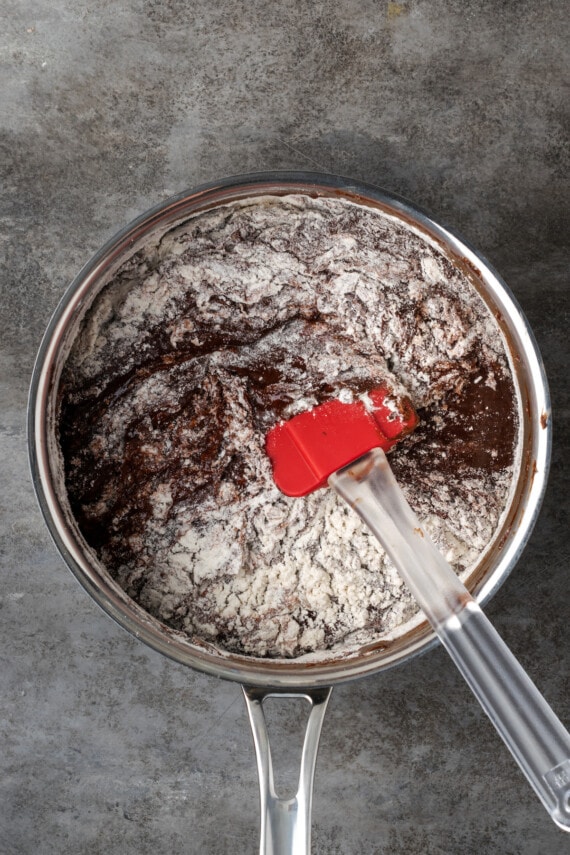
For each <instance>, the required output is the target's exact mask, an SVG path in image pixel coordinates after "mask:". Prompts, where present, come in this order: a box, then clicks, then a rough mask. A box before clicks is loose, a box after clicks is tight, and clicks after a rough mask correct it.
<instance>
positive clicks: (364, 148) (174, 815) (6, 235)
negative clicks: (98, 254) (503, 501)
mask: <svg viewBox="0 0 570 855" xmlns="http://www.w3.org/2000/svg"><path fill="white" fill-rule="evenodd" d="M3 13H4V22H3V25H2V30H3V32H4V33H5V34H6V36H5V38H4V39H3V45H2V53H3V60H4V62H3V65H2V69H3V70H2V75H3V76H2V81H1V86H0V103H1V107H2V121H1V136H2V154H1V156H0V168H1V170H2V173H3V188H2V209H1V225H0V235H1V238H0V239H1V246H2V253H1V256H2V257H1V265H2V270H1V276H0V291H1V301H0V309H1V312H2V318H1V320H2V335H1V337H0V349H1V361H0V383H1V388H2V392H1V407H0V468H1V475H0V479H1V484H2V489H1V491H0V506H1V511H2V522H1V530H0V537H1V540H0V544H1V547H0V557H1V562H2V570H1V573H2V575H1V579H0V606H1V612H0V613H1V622H0V633H1V646H0V650H1V654H0V655H1V658H2V671H1V676H0V686H1V691H0V734H1V744H2V750H1V752H0V769H1V775H0V851H1V852H2V853H6V855H16V853H17V854H18V855H28V853H38V855H76V853H93V855H96V853H105V855H110V853H119V852H120V853H123V855H131V853H132V855H135V853H136V855H150V853H152V854H153V855H160V853H202V854H203V855H222V853H227V852H235V853H240V855H241V853H255V852H256V851H257V835H258V830H257V824H258V803H257V799H258V796H257V783H256V777H255V762H254V756H253V748H252V743H251V737H250V734H249V732H248V726H247V722H246V716H245V711H244V706H243V702H242V699H241V697H240V690H239V687H238V686H236V685H232V684H229V683H221V682H218V681H216V680H215V679H212V678H209V677H205V676H202V675H200V674H196V673H193V672H190V671H188V670H186V669H184V668H182V667H181V666H177V665H175V664H173V663H171V662H169V661H167V660H165V659H163V658H161V657H160V656H159V655H158V654H156V653H154V652H152V651H150V650H147V649H145V648H144V647H143V646H142V645H141V644H139V643H137V642H136V641H135V640H134V639H132V638H131V637H129V636H128V635H127V634H126V633H125V632H124V631H123V630H121V629H120V628H118V627H116V626H115V625H114V624H113V623H112V622H111V621H110V620H109V619H108V618H107V617H106V616H105V615H103V613H102V612H100V611H99V609H98V608H97V607H96V606H95V605H94V604H93V603H92V602H91V600H90V599H89V598H88V596H87V595H86V594H84V593H83V591H82V590H81V589H80V588H79V586H78V585H77V583H76V582H75V581H74V580H73V578H72V576H71V574H70V573H69V572H68V571H67V570H66V568H65V567H64V565H63V563H62V561H61V559H60V558H59V557H58V555H57V554H56V552H55V549H54V548H53V546H52V545H51V542H50V540H49V538H48V536H47V533H46V531H45V528H44V525H43V523H42V520H41V518H40V514H39V511H38V509H37V507H36V504H35V500H34V496H33V492H32V487H31V484H30V479H29V475H28V467H27V453H26V446H25V427H24V425H25V408H26V395H27V387H28V383H29V377H30V372H31V368H32V364H33V359H34V355H35V352H36V350H37V348H38V345H39V342H40V338H41V335H42V331H43V329H44V327H45V325H46V323H47V321H48V318H49V316H50V314H51V312H52V311H53V309H54V308H55V306H56V304H57V301H58V299H59V298H60V296H61V295H62V293H63V291H64V290H65V287H66V285H67V284H68V282H69V281H70V280H71V279H72V278H73V276H74V275H75V273H76V272H77V271H78V270H79V268H80V267H81V265H82V264H83V263H84V262H85V261H86V260H87V259H88V258H89V256H90V255H91V253H92V252H93V251H94V250H96V249H97V248H98V247H99V246H100V245H101V244H102V243H103V241H104V240H105V239H106V238H108V237H109V236H110V235H111V234H112V233H113V232H114V231H115V230H116V229H117V228H118V227H119V226H121V225H123V224H124V223H126V222H127V221H128V220H129V219H130V218H132V217H133V216H134V215H135V214H138V213H140V212H142V211H143V210H144V209H145V208H147V207H149V206H150V205H151V204H154V203H155V202H157V201H160V200H161V199H163V198H166V197H167V196H168V195H170V194H172V193H175V192H178V191H180V190H183V189H185V188H186V187H191V186H193V185H195V184H197V183H200V182H202V181H206V180H210V179H216V178H219V177H221V176H226V175H230V174H234V173H242V172H247V171H255V170H261V169H310V170H320V171H327V172H336V173H341V174H345V175H348V176H352V177H355V178H360V179H364V180H367V181H370V182H372V183H374V184H378V185H380V186H383V187H384V188H386V189H388V190H392V191H396V192H398V193H400V194H403V195H405V196H407V197H409V198H410V199H412V200H413V201H415V202H416V203H417V204H419V205H421V206H423V207H425V208H427V209H428V210H430V211H431V212H432V213H433V214H434V215H435V216H436V217H437V218H439V219H441V220H443V221H444V222H447V223H448V224H449V225H451V226H453V227H454V228H456V229H457V230H459V231H461V232H462V233H463V234H464V235H465V236H466V237H467V238H468V239H469V240H470V241H471V242H472V243H474V244H475V245H476V246H477V247H478V248H479V249H480V250H482V251H483V253H485V254H486V255H487V257H488V258H489V259H490V260H491V262H492V263H493V264H494V265H495V267H496V268H498V270H499V271H500V272H501V273H502V275H503V276H504V278H505V279H506V280H507V282H508V283H509V285H510V287H511V288H512V290H513V291H514V293H515V295H516V296H517V298H518V300H519V301H520V303H521V305H522V307H523V309H524V311H525V312H526V314H527V316H528V318H529V319H530V321H531V324H532V326H533V328H534V331H535V334H536V336H537V339H538V341H539V345H540V347H541V350H542V353H543V356H544V359H545V363H546V368H547V372H548V375H549V378H550V383H551V388H552V394H553V404H554V419H555V427H556V429H555V441H554V465H553V469H552V476H551V479H550V485H549V490H548V493H547V496H546V500H545V504H544V507H543V511H542V514H541V516H540V519H539V522H538V524H537V527H536V529H535V533H534V535H533V538H532V540H531V543H530V545H529V546H528V548H527V550H526V551H525V553H524V556H523V557H522V559H521V560H520V562H519V565H518V567H517V569H516V571H515V572H514V573H513V574H512V576H511V577H510V578H509V580H508V581H507V582H506V583H505V585H504V586H503V588H502V589H501V591H500V592H499V593H498V594H497V595H496V596H495V598H494V600H493V601H492V603H491V604H490V605H489V607H488V610H487V611H488V614H489V615H490V617H491V618H492V619H493V620H494V621H495V623H496V625H497V626H498V628H499V629H500V631H501V632H502V634H503V635H504V637H505V638H506V640H507V641H508V642H509V643H510V645H511V646H512V648H513V649H514V650H515V651H516V652H517V655H518V656H519V657H520V659H521V660H522V662H523V664H524V665H525V667H526V668H527V669H528V670H529V672H530V673H531V675H532V676H533V678H534V679H535V680H536V682H537V683H538V685H539V687H540V688H541V690H542V691H543V692H544V694H545V695H546V697H547V698H548V700H549V701H550V702H551V703H552V704H553V705H554V707H555V708H556V709H557V711H558V712H559V714H560V715H561V716H562V717H563V718H564V717H566V719H567V718H568V711H569V710H568V682H567V675H568V667H567V662H568V652H569V645H568V640H569V630H570V610H569V597H568V585H567V581H566V580H567V566H568V552H569V550H568V542H567V530H568V505H567V493H566V490H567V474H566V472H565V468H564V467H565V464H566V462H567V460H568V415H569V408H568V382H567V378H568V364H569V360H568V349H567V341H568V280H567V261H568V256H567V255H566V254H565V245H564V242H565V240H566V239H567V226H568V216H567V207H566V205H567V198H568V184H567V177H568V149H567V136H565V122H566V131H567V127H568V126H567V118H568V117H567V114H566V115H565V114H564V109H565V107H566V106H567V103H568V92H567V90H566V91H565V89H564V80H565V79H566V80H567V79H568V78H567V71H568V67H567V63H566V65H565V49H566V48H567V44H568V28H567V25H566V19H567V7H566V4H565V3H564V2H562V1H561V2H548V0H546V2H542V3H536V2H528V0H522V2H515V1H514V0H510V2H509V0H503V2H500V0H477V2H460V0H431V2H428V0H423V2H422V0H409V2H373V0H360V2H355V0H339V2H337V3H324V2H303V0H291V2H288V3H287V2H280V3H278V2H271V0H250V2H249V3H240V2H237V0H225V2H224V0H221V2H219V3H217V4H212V3H210V2H206V0H200V1H199V2H191V0H190V2H188V0H186V2H184V0H165V2H159V0H124V1H123V2H113V0H74V2H73V3H72V2H71V0H34V2H31V0H17V2H16V0H4V3H3ZM274 718H275V728H276V731H277V735H276V739H275V750H276V751H277V753H278V754H282V755H286V754H287V751H288V747H289V745H290V740H292V739H293V735H294V733H295V732H296V726H297V725H298V722H297V718H298V711H297V710H296V709H294V710H293V711H292V712H291V714H289V710H288V708H286V707H285V706H284V705H282V706H280V707H277V708H275V709H274ZM313 827H314V833H313V849H314V852H315V853H321V855H348V853H391V855H416V853H417V855H420V853H421V855H440V853H441V855H443V853H445V855H455V853H462V855H472V853H473V855H475V853H477V855H479V853H501V855H550V853H553V854H554V853H559V852H562V851H564V847H565V846H566V845H567V843H568V841H567V839H566V838H565V837H564V835H563V834H562V832H559V831H557V830H556V829H555V828H554V826H553V825H552V824H551V821H550V820H549V818H548V817H547V815H546V814H545V812H544V811H543V809H542V807H541V806H540V804H539V803H538V801H537V799H536V798H535V796H534V794H533V793H532V792H531V791H530V789H529V787H528V786H527V784H526V782H525V781H524V779H523V776H522V774H521V773H520V772H519V770H518V769H517V768H516V766H515V764H514V762H513V761H512V760H511V758H510V756H509V755H508V753H507V751H506V750H505V749H504V748H503V746H502V744H501V742H500V740H499V738H498V737H497V736H496V734H495V732H494V731H493V729H492V728H491V726H490V724H489V723H488V722H487V720H486V719H485V717H484V715H483V713H482V712H481V711H480V710H479V708H478V706H477V705H476V704H475V702H474V701H473V700H472V698H471V696H470V695H469V692H468V690H467V689H466V687H465V686H464V685H463V683H462V681H461V678H460V677H459V676H458V674H457V673H456V671H455V670H454V667H453V666H452V664H451V663H450V661H448V659H447V657H446V656H445V655H444V653H443V652H442V651H441V650H440V649H438V650H434V651H432V652H430V653H428V654H426V655H425V656H424V657H422V658H421V659H419V660H416V661H414V662H412V663H411V664H410V665H408V666H406V667H404V668H402V669H400V670H395V671H391V672H389V673H387V674H385V675H381V676H378V677H375V678H369V679H367V680H364V681H361V682H359V683H355V684H353V685H350V686H345V687H342V688H337V689H335V691H334V693H333V697H332V701H331V704H330V706H329V712H328V714H327V719H326V721H325V726H324V731H323V738H322V747H321V752H320V756H319V763H318V769H317V778H316V787H315V803H314V821H313Z"/></svg>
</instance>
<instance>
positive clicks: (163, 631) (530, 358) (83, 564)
mask: <svg viewBox="0 0 570 855" xmlns="http://www.w3.org/2000/svg"><path fill="white" fill-rule="evenodd" d="M289 193H303V194H308V195H310V196H328V197H336V198H343V199H347V200H350V201H354V202H357V203H358V204H360V205H367V206H370V207H372V208H376V209H380V210H382V211H384V212H386V213H388V214H389V215H390V216H393V217H396V218H397V219H400V220H401V221H403V222H405V223H407V224H409V225H412V226H413V227H414V228H415V229H416V230H417V231H419V232H420V233H422V234H424V235H425V236H426V237H427V238H429V239H430V240H431V241H435V242H436V243H437V244H439V246H440V247H441V248H442V249H443V251H444V252H445V253H446V254H447V255H448V256H449V257H450V258H451V259H452V260H453V262H454V264H456V265H458V266H459V267H460V268H462V269H463V270H464V271H465V272H466V274H467V275H468V276H469V278H470V281H471V282H473V284H474V285H475V287H476V288H477V289H478V290H479V292H480V294H481V296H482V297H483V299H484V300H485V301H486V303H487V304H488V306H489V307H490V309H491V311H492V312H493V313H494V315H495V317H496V318H497V320H498V323H499V324H500V326H501V328H502V331H503V333H504V336H505V339H506V341H507V343H508V347H509V348H510V351H511V357H512V360H511V361H512V366H513V370H514V373H515V380H516V384H517V386H518V390H519V395H520V404H521V418H522V420H523V426H522V454H521V458H520V465H519V468H518V474H517V481H516V489H515V490H514V491H513V492H512V500H511V503H510V507H509V508H508V511H507V513H506V514H505V515H504V517H503V521H502V523H501V526H500V529H499V531H498V532H497V534H496V536H495V538H494V541H493V543H492V545H491V547H490V549H488V550H487V552H486V553H485V555H484V556H482V558H481V560H480V562H479V563H478V564H477V566H476V567H475V568H474V569H473V570H472V571H471V573H470V576H469V578H468V579H467V580H466V585H467V587H468V589H469V591H470V592H471V594H472V595H473V597H474V598H475V599H476V600H477V601H478V602H479V603H480V604H482V603H484V602H486V601H487V600H488V599H489V598H490V597H491V596H492V594H493V593H494V592H495V591H496V590H497V588H498V587H499V586H500V585H501V584H502V582H503V581H504V580H505V578H506V577H507V576H508V574H509V573H510V572H511V570H512V569H513V567H514V566H515V564H516V562H517V559H518V558H519V556H520V553H521V551H522V549H523V548H524V546H525V544H526V542H527V540H528V538H529V535H530V533H531V530H532V528H533V525H534V522H535V520H536V517H537V514H538V511H539V507H540V504H541V500H542V496H543V493H544V489H545V485H546V479H547V473H548V465H549V456H550V443H551V427H550V403H549V394H548V387H547V382H546V378H545V373H544V369H543V365H542V361H541V358H540V355H539V352H538V349H537V346H536V343H535V340H534V338H533V335H532V332H531V330H530V328H529V325H528V323H527V321H526V319H525V317H524V316H523V314H522V312H521V310H520V308H519V306H518V305H517V303H516V301H515V299H514V298H513V295H512V294H511V292H510V291H509V289H508V288H507V286H506V285H505V283H504V282H503V281H502V280H501V278H500V277H499V276H498V274H497V273H496V272H495V271H494V270H493V268H492V267H491V266H490V265H489V263H488V262H487V261H486V260H485V259H484V258H482V257H481V255H480V254H479V253H478V252H477V251H476V250H474V249H473V248H472V247H471V246H470V245H469V244H468V243H467V242H466V241H465V240H464V239H462V238H461V237H460V236H458V235H457V234H455V233H454V232H453V231H452V230H450V229H449V228H446V227H444V226H442V225H440V224H439V223H437V222H436V221H435V220H434V219H432V218H431V217H430V216H429V215H428V214H426V213H425V212H423V211H421V210H419V209H418V208H417V207H415V206H414V205H412V204H410V203H409V202H407V201H405V200H403V199H401V198H398V197H396V196H394V195H392V194H389V193H386V192H384V191H382V190H379V189H377V188H375V187H371V186H368V185H365V184H362V183H359V182H355V181H351V180H348V179H346V178H340V177H337V176H331V175H321V174H313V173H270V174H269V173H264V174H254V175H248V176H238V177H234V178H230V179H226V180H223V181H220V182H215V183H210V184H207V185H204V186H201V187H199V188H197V189H194V190H192V191H189V192H185V193H182V194H180V195H178V196H175V197H173V198H171V199H169V200H167V201H166V202H164V203H162V204H160V205H158V206H157V207H155V208H153V209H152V210H150V211H148V212H147V213H145V214H143V215H142V216H141V217H139V218H138V219H136V220H134V222H132V223H130V224H129V225H128V226H127V227H126V228H124V229H123V230H122V231H120V232H119V233H118V234H117V235H116V236H115V237H113V238H112V239H111V240H110V241H109V242H108V243H107V244H106V245H105V246H104V247H103V248H102V249H101V250H100V251H99V252H98V253H97V254H96V255H95V256H94V257H93V258H92V259H91V260H90V261H89V262H88V263H87V265H86V266H85V267H84V268H83V270H82V271H81V272H80V273H79V275H78V276H77V278H76V279H75V280H74V282H73V283H72V284H71V285H70V287H69V288H68V290H67V291H66V293H65V294H64V296H63V299H62V300H61V302H60V304H59V306H58V308H57V310H56V312H55V314H54V316H53V318H52V320H51V322H50V324H49V327H48V329H47V332H46V334H45V337H44V339H43V341H42V344H41V347H40V350H39V354H38V357H37V362H36V365H35V369H34V372H33V378H32V384H31V393H30V400H29V414H28V430H29V449H30V459H31V469H32V477H33V481H34V486H35V490H36V493H37V497H38V501H39V504H40V507H41V511H42V513H43V516H44V518H45V521H46V523H47V526H48V528H49V531H50V533H51V536H52V538H53V540H54V542H55V544H56V546H57V548H58V550H59V552H60V553H61V555H62V557H63V559H64V561H65V563H66V564H67V565H68V567H69V568H70V569H71V571H72V572H73V573H74V574H75V576H76V577H77V579H78V580H79V582H80V583H81V584H82V585H83V587H84V588H85V589H86V590H87V592H88V593H89V594H90V595H91V596H92V597H93V598H94V599H95V600H96V601H97V603H99V605H100V606H101V607H102V608H103V609H104V611H105V612H106V613H107V614H108V615H110V616H111V617H112V618H114V619H115V620H116V621H117V622H118V623H119V624H120V625H121V626H123V627H124V628H125V629H127V630H128V631H129V632H131V633H132V634H133V635H135V636H136V637H137V638H138V639H140V640H141V641H143V642H144V643H146V644H148V645H149V646H150V647H152V648H154V649H155V650H157V651H159V652H160V653H163V654H165V655H166V656H168V657H170V658H171V659H173V660H175V661H177V662H180V663H182V664H184V665H188V666H190V667H191V668H195V669H197V670H199V671H202V672H205V673H206V674H210V675H213V676H215V677H219V678H223V679H226V680H233V681H237V682H238V683H241V684H242V686H243V691H244V695H245V700H246V704H247V708H248V712H249V717H250V722H251V726H252V731H253V736H254V743H255V749H256V754H257V765H258V772H259V779H260V793H261V845H260V852H261V853H281V855H284V853H292V852H295V853H304V852H309V849H310V835H311V827H310V815H311V794H312V787H313V777H314V769H315V760H316V754H317V748H318V742H319V734H320V730H321V725H322V722H323V716H324V714H325V710H326V706H327V702H328V700H329V697H330V693H331V690H332V688H333V687H334V686H335V685H336V684H339V683H343V682H346V681H349V680H354V679H356V678H361V677H366V676H369V675H373V674H378V673H379V672H381V671H384V670H385V669H387V668H391V667H393V666H395V665H401V664H403V663H405V662H407V661H408V660H410V659H411V658H412V657H414V656H416V655H417V654H419V653H420V652H422V651H425V650H426V649H428V648H429V647H430V646H431V645H433V644H435V643H436V642H437V639H436V636H435V635H434V633H433V631H432V630H431V628H430V626H429V625H428V623H427V621H423V620H420V621H418V622H416V624H415V625H412V626H410V628H409V630H407V631H405V632H403V633H402V634H401V635H399V636H397V637H394V638H392V639H391V640H387V641H383V642H382V643H378V644H372V645H367V646H366V647H363V648H361V649H358V650H354V651H351V652H350V653H345V654H343V655H340V654H339V655H338V656H337V655H333V656H331V655H328V656H326V657H325V656H323V657H322V658H319V657H313V658H312V659H311V661H310V662H299V661H296V660H294V659H293V660H270V659H262V658H254V657H248V656H243V655H237V654H233V653H228V652H226V651H223V650H220V649H217V648H216V647H214V646H213V645H211V644H209V643H206V642H203V643H202V642H200V641H190V640H189V639H188V638H187V637H186V636H184V635H182V634H181V633H177V632H176V631H173V630H172V629H169V628H168V627H166V626H165V625H163V624H162V623H160V622H159V621H157V620H155V619H154V618H153V617H151V616H150V615H149V614H148V613H147V612H145V611H144V610H143V609H142V608H140V607H139V606H138V605H137V604H136V603H135V602H134V601H133V600H132V599H131V598H130V597H128V596H127V595H126V594H125V593H124V592H123V590H122V589H121V588H120V587H119V586H118V585H117V583H116V582H115V581H114V580H113V578H112V577H111V576H110V574H109V573H108V572H107V571H106V569H105V567H104V566H102V564H101V563H100V562H99V561H98V560H97V558H96V556H95V555H94V553H93V552H92V550H91V549H90V548H89V547H88V546H87V544H86V543H85V541H84V539H83V537H82V535H81V533H80V531H79V529H78V527H77V525H76V523H75V521H74V519H73V515H72V513H71V510H70V507H69V502H68V499H67V497H66V493H65V490H64V489H63V486H62V485H63V476H62V471H63V470H62V467H63V462H62V457H61V452H60V449H59V446H58V431H57V412H58V384H59V380H60V375H61V370H62V366H63V364H64V362H65V359H66V356H67V354H68V353H69V350H70V347H71V344H72V342H73V340H74V337H75V335H76V334H77V331H78V329H79V326H80V324H81V320H82V318H83V316H84V314H85V312H86V311H87V309H88V308H89V306H90V305H91V303H92V301H93V299H94V297H95V296H96V294H97V293H98V292H99V291H100V289H101V288H102V287H103V286H104V285H105V284H106V283H107V282H108V281H109V279H110V277H111V276H112V275H113V273H114V272H115V271H117V269H118V268H119V267H120V266H121V264H123V263H124V261H125V260H126V259H127V258H129V257H130V256H131V255H132V254H133V253H134V252H135V251H137V249H140V248H141V247H142V246H143V245H144V244H145V242H147V241H149V240H150V239H152V237H153V236H156V235H157V234H160V233H162V232H164V231H166V230H167V229H170V228H172V227H174V226H175V225H177V224H179V223H182V222H183V221H184V220H185V219H187V218H188V217H190V216H192V215H194V214H196V213H198V212H201V211H205V210H209V209H211V208H213V207H216V206H218V205H222V204H226V203H229V202H233V201H236V200H240V199H244V198H248V197H255V196H260V195H266V194H269V195H285V194H289ZM272 696H293V697H303V698H306V699H307V700H308V702H309V703H310V705H311V711H310V714H309V717H308V721H307V725H306V731H305V737H304V748H303V753H302V760H301V767H300V771H299V787H298V792H297V793H296V794H295V795H294V796H292V797H290V798H280V797H279V796H278V795H277V794H276V791H275V786H274V779H273V768H272V761H271V751H270V746H269V741H268V736H267V729H266V725H265V717H264V712H263V703H264V701H265V700H266V699H267V698H268V697H272Z"/></svg>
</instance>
